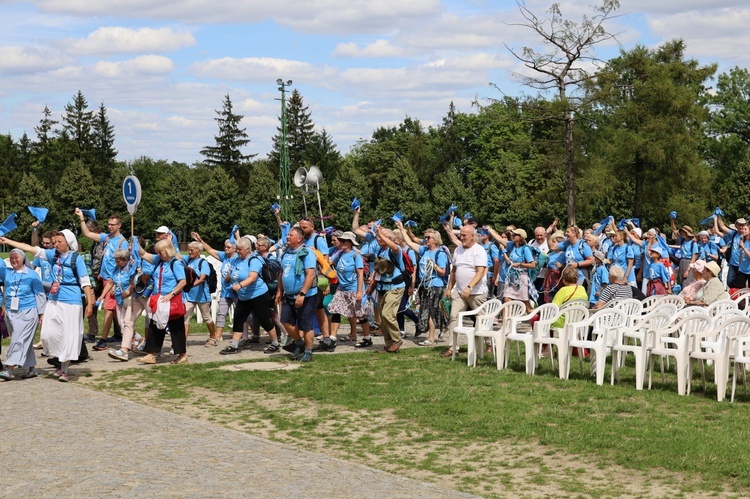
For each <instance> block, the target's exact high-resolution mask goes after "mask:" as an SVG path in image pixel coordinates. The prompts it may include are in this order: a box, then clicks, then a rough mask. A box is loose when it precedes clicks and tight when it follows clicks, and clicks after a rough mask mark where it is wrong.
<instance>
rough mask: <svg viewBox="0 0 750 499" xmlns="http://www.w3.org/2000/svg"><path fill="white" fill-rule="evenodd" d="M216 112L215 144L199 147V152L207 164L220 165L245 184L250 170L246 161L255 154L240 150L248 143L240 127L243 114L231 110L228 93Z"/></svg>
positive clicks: (238, 181) (243, 130) (235, 179)
mask: <svg viewBox="0 0 750 499" xmlns="http://www.w3.org/2000/svg"><path fill="white" fill-rule="evenodd" d="M216 114H217V115H218V117H216V118H214V120H215V121H216V122H217V123H218V124H219V134H218V135H215V136H214V139H216V145H215V146H206V147H204V148H203V149H201V154H202V155H203V156H205V157H206V159H205V160H204V161H203V162H204V163H205V164H206V165H208V166H221V167H222V168H224V170H225V171H226V172H227V173H228V174H229V176H230V177H231V178H232V179H233V180H234V181H235V182H237V183H238V184H239V185H240V186H242V187H244V186H247V184H248V182H249V175H248V173H249V171H250V169H249V166H248V163H247V161H248V160H249V159H250V158H252V157H254V156H255V154H242V151H241V150H240V149H241V148H242V147H244V146H246V145H247V144H249V143H250V139H248V138H247V137H248V135H247V133H246V132H245V128H240V121H242V118H244V116H242V115H241V114H234V112H232V100H231V99H230V98H229V94H227V95H225V96H224V103H223V108H222V110H221V111H216Z"/></svg>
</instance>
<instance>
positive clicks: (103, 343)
mask: <svg viewBox="0 0 750 499" xmlns="http://www.w3.org/2000/svg"><path fill="white" fill-rule="evenodd" d="M93 348H94V350H96V351H97V352H103V351H104V350H108V349H109V347H108V346H107V340H99V341H97V342H96V345H94V347H93Z"/></svg>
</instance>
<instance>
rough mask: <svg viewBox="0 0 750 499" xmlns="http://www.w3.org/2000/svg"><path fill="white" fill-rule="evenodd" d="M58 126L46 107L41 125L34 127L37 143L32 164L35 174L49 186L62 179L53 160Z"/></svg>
mask: <svg viewBox="0 0 750 499" xmlns="http://www.w3.org/2000/svg"><path fill="white" fill-rule="evenodd" d="M57 124H58V122H57V121H55V120H53V119H52V111H50V110H49V107H48V106H46V105H45V106H44V112H43V115H42V119H41V120H40V121H39V125H38V126H35V127H34V132H36V142H35V143H34V144H33V145H32V164H33V168H34V172H35V173H36V174H37V175H38V176H39V178H40V179H44V181H45V183H47V184H49V182H51V181H52V179H54V178H60V174H61V171H62V170H60V171H55V168H54V166H55V165H54V162H53V159H52V158H53V154H54V144H53V140H54V138H53V134H54V133H55V125H57ZM57 166H59V165H57Z"/></svg>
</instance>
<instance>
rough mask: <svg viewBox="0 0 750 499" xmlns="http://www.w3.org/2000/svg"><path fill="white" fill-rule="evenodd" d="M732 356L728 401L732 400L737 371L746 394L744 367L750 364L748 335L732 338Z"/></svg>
mask: <svg viewBox="0 0 750 499" xmlns="http://www.w3.org/2000/svg"><path fill="white" fill-rule="evenodd" d="M732 350H733V351H732V357H733V360H734V372H733V375H732V396H731V398H730V399H729V401H730V402H734V392H735V390H736V388H737V376H738V375H739V372H738V371H741V372H742V385H743V387H744V389H745V395H746V396H747V377H746V372H745V371H746V369H747V366H749V365H750V336H740V337H736V338H734V347H732Z"/></svg>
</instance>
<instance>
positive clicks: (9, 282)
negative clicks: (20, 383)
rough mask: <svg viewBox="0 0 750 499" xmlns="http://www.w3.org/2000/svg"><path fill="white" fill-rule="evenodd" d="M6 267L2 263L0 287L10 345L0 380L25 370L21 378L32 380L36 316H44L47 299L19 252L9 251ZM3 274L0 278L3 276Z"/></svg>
mask: <svg viewBox="0 0 750 499" xmlns="http://www.w3.org/2000/svg"><path fill="white" fill-rule="evenodd" d="M9 260H10V268H8V269H6V268H5V262H3V265H2V269H3V270H4V272H0V275H2V277H0V284H2V285H3V289H4V306H5V322H6V324H7V325H8V332H9V333H10V345H8V356H7V360H6V361H5V368H4V369H3V363H2V362H0V369H3V370H2V371H0V379H4V380H6V381H9V380H11V379H13V372H14V370H15V369H16V368H18V367H20V368H28V371H27V372H26V373H24V374H23V375H22V376H21V378H24V379H25V378H34V377H36V376H37V372H36V369H35V366H36V356H35V355H34V345H33V343H34V333H36V327H37V325H38V324H39V317H40V316H41V315H42V314H43V313H44V306H45V302H46V301H47V298H46V296H45V294H44V287H43V286H42V281H41V279H40V278H39V276H38V275H37V274H36V272H34V271H33V270H32V269H31V268H29V267H30V265H29V261H28V260H27V259H26V255H25V254H24V252H23V251H21V250H20V249H13V250H12V251H11V252H10V256H9ZM3 274H4V275H3Z"/></svg>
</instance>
